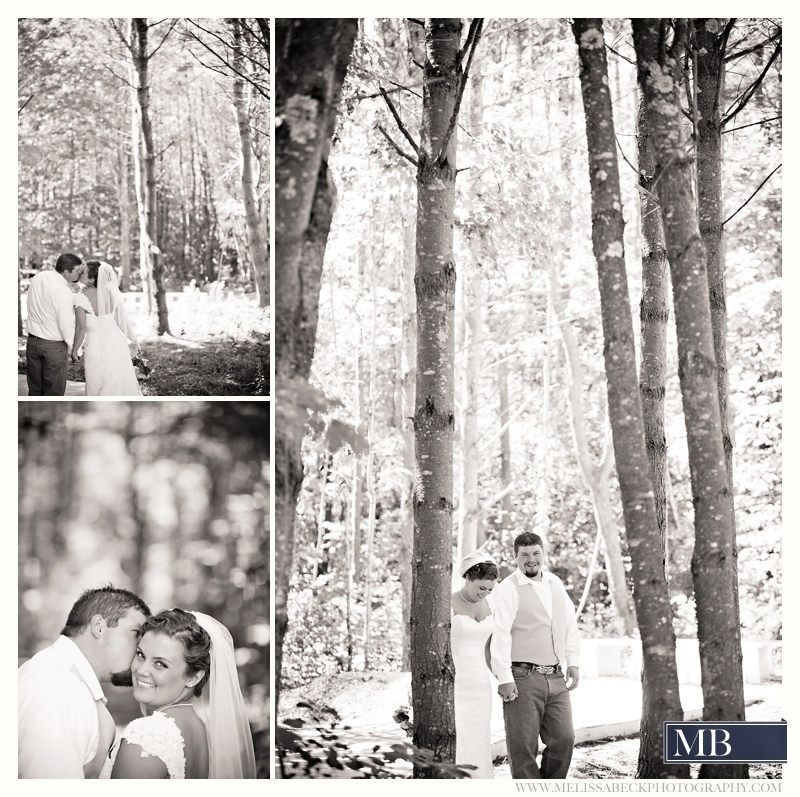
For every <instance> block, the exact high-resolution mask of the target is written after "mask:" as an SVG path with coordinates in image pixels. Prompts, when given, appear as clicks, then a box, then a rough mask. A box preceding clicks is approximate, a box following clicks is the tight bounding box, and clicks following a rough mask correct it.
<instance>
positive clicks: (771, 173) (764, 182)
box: [722, 163, 783, 227]
mask: <svg viewBox="0 0 800 797" xmlns="http://www.w3.org/2000/svg"><path fill="white" fill-rule="evenodd" d="M781 166H783V164H782V163H779V164H778V165H777V166H776V167H775V168H774V169H773V170H772V171H771V172H770V173H769V174H768V175H767V176H766V177H765V178H764V181H763V182H762V183H761V185H760V186H758V188H756V190H755V191H753V193H752V194H750V196H749V197H747V201H746V202H745V203H744V205H741V206H740V207H739V208H738V209H737V210H736V212H734V213H731V215H730V216H728V218H727V219H725V221H723V222H722V226H723V227H724V226H725V225H726V224H727V223H728V222H729V221H730V220H731V219H732V218H733V217H734V216H735V215H736V214H737V213H738V212H739V211H740V210H742V208H744V207H746V206H747V205H749V204H750V200H751V199H752V198H753V197H754V196H755V195H756V194H757V193H758V192H759V191H760V190H761V189H762V188H763V187H764V185H766V182H767V180H769V178H770V177H772V175H773V174H775V172H777V171H778V169H780V168H781Z"/></svg>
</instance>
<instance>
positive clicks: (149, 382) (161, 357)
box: [17, 335, 269, 396]
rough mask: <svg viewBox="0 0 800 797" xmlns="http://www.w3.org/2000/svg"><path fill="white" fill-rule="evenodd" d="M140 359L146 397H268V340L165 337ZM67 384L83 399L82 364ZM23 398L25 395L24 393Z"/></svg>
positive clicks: (21, 367) (21, 351) (21, 350)
mask: <svg viewBox="0 0 800 797" xmlns="http://www.w3.org/2000/svg"><path fill="white" fill-rule="evenodd" d="M25 342H26V338H25V337H24V336H23V337H21V338H19V343H18V350H17V353H18V369H17V370H18V373H19V374H24V373H25ZM142 354H143V357H144V359H145V360H146V362H147V365H148V367H149V368H150V373H149V375H148V376H147V377H144V376H143V375H142V374H141V373H140V374H139V377H140V378H139V385H140V387H141V388H142V393H143V394H144V395H145V396H268V395H269V338H268V337H267V336H266V335H258V336H253V337H251V338H250V339H248V340H244V341H243V340H233V339H231V340H204V341H196V340H187V339H186V338H183V337H173V336H171V335H164V336H162V337H158V338H157V337H151V338H147V339H146V340H145V342H144V343H143V345H142ZM67 378H68V379H69V381H70V382H71V383H79V388H78V385H74V387H76V388H77V389H78V393H75V395H78V394H80V395H83V383H84V382H85V379H84V373H83V364H82V363H78V364H77V365H72V364H71V365H70V366H69V369H68V373H67ZM20 395H24V390H23V389H21V390H20Z"/></svg>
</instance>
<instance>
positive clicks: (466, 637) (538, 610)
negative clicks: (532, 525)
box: [450, 532, 580, 780]
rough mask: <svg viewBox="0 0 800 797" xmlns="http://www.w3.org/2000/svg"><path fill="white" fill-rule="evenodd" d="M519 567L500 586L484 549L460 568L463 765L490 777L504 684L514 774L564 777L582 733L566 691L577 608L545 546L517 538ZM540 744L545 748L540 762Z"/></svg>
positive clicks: (576, 648) (459, 741)
mask: <svg viewBox="0 0 800 797" xmlns="http://www.w3.org/2000/svg"><path fill="white" fill-rule="evenodd" d="M514 559H515V560H516V563H517V569H516V570H515V571H514V572H513V573H511V575H509V576H508V577H507V578H506V579H504V580H503V581H502V582H501V583H500V584H499V585H498V583H497V580H498V577H499V570H498V567H497V562H495V560H494V559H493V558H492V557H491V556H489V555H488V554H486V553H485V552H482V551H475V552H473V553H471V554H469V555H468V556H466V557H465V558H464V559H463V560H462V561H461V563H460V565H459V571H458V572H459V575H460V576H461V577H462V578H463V579H464V584H463V586H462V587H461V588H460V589H458V590H457V591H456V592H454V593H453V595H452V618H451V630H450V633H451V648H452V652H453V662H454V664H455V690H454V693H455V719H456V763H457V764H465V765H470V766H474V767H476V769H475V770H473V771H472V777H473V778H492V777H493V768H492V753H491V737H490V729H491V718H492V685H491V680H490V677H489V669H487V667H488V668H490V669H491V671H492V672H493V673H494V675H495V676H496V677H497V680H498V682H499V684H500V685H499V688H498V692H499V694H500V697H501V698H502V700H503V720H504V723H505V731H506V745H507V749H508V757H509V762H510V765H511V776H512V777H513V778H523V779H526V780H532V779H539V778H566V776H567V772H568V770H569V765H570V761H571V760H572V749H573V745H574V740H575V734H574V730H573V726H572V707H571V703H570V696H569V693H570V691H572V690H573V689H574V688H575V687H576V686H577V685H578V681H579V678H580V676H579V670H578V656H579V652H580V637H579V636H578V629H577V621H576V618H575V607H574V606H573V604H572V601H571V600H570V597H569V595H568V594H567V591H566V590H565V589H564V585H563V584H562V583H561V580H560V579H559V578H557V577H556V576H554V575H553V574H552V573H550V572H548V571H546V570H544V545H543V543H542V539H541V537H539V535H537V534H533V533H531V532H525V533H523V534H520V535H519V536H518V537H517V538H516V539H515V540H514ZM539 738H541V740H542V742H543V743H544V745H545V749H544V751H543V753H542V756H541V761H540V762H539V763H537V755H538V753H539Z"/></svg>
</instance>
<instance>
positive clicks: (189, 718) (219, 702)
mask: <svg viewBox="0 0 800 797" xmlns="http://www.w3.org/2000/svg"><path fill="white" fill-rule="evenodd" d="M131 673H132V676H133V695H134V697H135V698H136V699H137V700H138V701H139V704H140V705H141V708H142V713H143V714H144V716H143V717H141V718H139V719H135V720H133V722H131V723H129V724H128V726H127V727H126V728H125V730H124V731H123V732H122V735H121V738H120V740H119V743H118V744H117V745H115V747H114V748H113V749H112V751H111V752H110V753H109V757H108V758H107V759H106V762H105V764H104V766H103V771H102V772H101V773H100V777H101V778H170V779H190V778H195V779H197V778H226V779H231V778H255V776H256V775H255V770H256V765H255V756H254V754H253V741H252V737H251V735H250V726H249V724H248V722H247V712H246V709H245V705H244V699H243V698H242V693H241V690H240V688H239V679H238V676H237V673H236V662H235V660H234V655H233V639H232V637H231V635H230V632H229V631H228V629H227V628H225V626H224V625H222V623H219V622H217V621H216V620H215V619H214V618H213V617H209V616H208V615H207V614H201V613H200V612H185V611H183V609H170V610H167V611H163V612H160V613H159V614H156V615H153V616H152V617H150V618H149V619H148V620H147V621H146V622H145V623H144V625H143V626H142V631H141V638H140V640H139V647H138V649H137V651H136V655H135V656H134V658H133V662H132V663H131Z"/></svg>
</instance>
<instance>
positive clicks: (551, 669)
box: [511, 661, 561, 675]
mask: <svg viewBox="0 0 800 797" xmlns="http://www.w3.org/2000/svg"><path fill="white" fill-rule="evenodd" d="M511 666H512V667H524V668H526V669H528V670H533V671H534V672H538V673H541V674H542V675H554V674H556V673H560V672H561V665H560V664H534V663H533V662H531V661H512V662H511Z"/></svg>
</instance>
